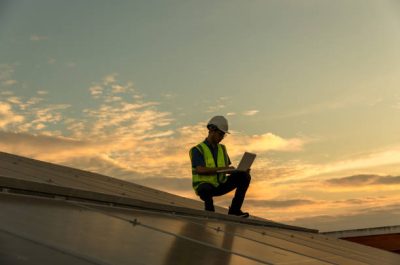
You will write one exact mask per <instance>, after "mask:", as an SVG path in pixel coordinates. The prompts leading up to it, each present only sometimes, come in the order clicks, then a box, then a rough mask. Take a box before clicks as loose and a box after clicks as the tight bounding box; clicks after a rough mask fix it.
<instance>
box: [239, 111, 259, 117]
mask: <svg viewBox="0 0 400 265" xmlns="http://www.w3.org/2000/svg"><path fill="white" fill-rule="evenodd" d="M258 112H259V111H258V110H247V111H245V112H243V115H245V116H254V115H256V114H257V113H258Z"/></svg>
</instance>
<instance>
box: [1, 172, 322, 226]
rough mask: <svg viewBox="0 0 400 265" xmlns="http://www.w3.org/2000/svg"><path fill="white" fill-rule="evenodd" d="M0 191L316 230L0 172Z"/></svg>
mask: <svg viewBox="0 0 400 265" xmlns="http://www.w3.org/2000/svg"><path fill="white" fill-rule="evenodd" d="M0 192H4V193H11V194H23V195H31V196H38V197H46V198H52V199H65V200H75V201H80V202H82V201H83V202H90V203H98V204H102V205H108V206H122V207H131V208H139V209H143V210H152V211H158V212H165V213H173V214H177V215H182V216H192V217H201V218H207V219H218V220H224V221H231V222H236V223H243V224H249V225H255V226H264V227H276V228H284V229H289V230H294V231H302V232H310V233H318V230H315V229H309V228H303V227H297V226H291V225H286V224H281V223H276V222H273V221H270V220H267V219H265V220H259V219H244V218H241V217H236V216H230V215H225V214H221V213H214V212H206V211H203V210H196V209H190V208H186V207H180V206H173V205H166V204H159V203H153V202H146V201H141V200H138V199H133V198H128V197H122V196H116V195H111V194H104V193H99V192H93V191H87V190H81V189H75V188H70V187H62V186H56V185H51V184H46V183H38V182H33V181H27V180H21V179H15V178H9V177H5V176H1V175H0Z"/></svg>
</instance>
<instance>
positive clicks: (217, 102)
mask: <svg viewBox="0 0 400 265" xmlns="http://www.w3.org/2000/svg"><path fill="white" fill-rule="evenodd" d="M398 47H400V1H398V0H397V1H395V0H391V1H390V0H382V1H374V0H346V1H344V0H338V1H326V0H292V1H288V0H280V1H278V0H274V1H273V0H247V1H245V0H229V1H228V0H220V1H209V0H204V1H191V0H186V1H177V0H162V1H161V0H147V1H138V0H135V1H128V0H126V1H123V0H121V1H106V0H96V1H90V0H87V1H60V0H36V1H28V0H19V1H11V0H0V151H3V152H8V153H13V154H18V155H23V156H27V157H31V158H35V159H40V160H45V161H49V162H54V163H59V164H63V165H67V166H72V167H77V168H80V169H84V170H90V171H94V172H98V173H101V174H105V175H109V176H112V177H116V178H120V179H124V180H128V181H132V182H135V183H138V184H141V185H145V186H149V187H152V188H156V189H161V190H164V191H167V192H170V193H174V194H177V195H180V196H184V197H188V198H193V199H197V200H198V199H199V198H197V197H196V195H195V194H194V192H193V190H192V188H191V165H190V158H189V155H188V152H189V149H190V148H191V147H192V146H194V145H196V144H198V143H200V142H201V141H202V140H204V138H205V137H206V136H207V129H206V124H207V122H208V120H209V119H210V118H211V117H212V116H214V115H224V116H225V117H227V119H228V120H229V126H230V131H231V132H232V133H231V134H230V135H229V136H227V137H226V138H225V139H224V141H223V143H224V144H225V145H226V146H227V149H228V153H229V155H230V157H231V160H232V161H233V164H237V163H238V161H239V160H240V157H241V155H242V153H243V152H244V151H249V152H255V153H257V158H256V161H255V163H254V164H253V167H252V171H251V173H252V183H251V186H250V188H249V190H248V193H247V196H246V201H245V203H244V206H243V210H246V211H249V212H250V214H252V215H257V216H260V217H264V218H267V219H271V220H274V221H278V222H283V223H287V224H293V225H299V226H304V227H309V228H314V229H319V230H321V231H334V230H343V229H356V228H366V227H378V226H387V225H400V201H399V199H400V169H399V166H400V141H399V135H400V74H399V73H400V50H399V49H398ZM232 196H233V194H232V193H230V194H228V195H225V196H222V197H219V198H217V199H216V204H218V205H221V206H228V205H229V203H230V200H231V198H232Z"/></svg>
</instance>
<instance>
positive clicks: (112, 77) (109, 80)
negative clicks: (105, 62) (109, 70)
mask: <svg viewBox="0 0 400 265" xmlns="http://www.w3.org/2000/svg"><path fill="white" fill-rule="evenodd" d="M117 76H118V75H117V74H109V75H106V76H105V77H104V78H103V85H105V86H108V85H112V84H115V82H116V77H117Z"/></svg>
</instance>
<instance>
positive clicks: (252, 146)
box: [226, 133, 305, 155]
mask: <svg viewBox="0 0 400 265" xmlns="http://www.w3.org/2000/svg"><path fill="white" fill-rule="evenodd" d="M304 144H305V140H303V139H300V138H289V139H284V138H282V137H280V136H278V135H275V134H273V133H265V134H261V135H251V136H249V135H243V134H236V135H232V137H231V135H230V136H229V137H227V139H226V145H227V146H228V149H229V151H230V153H232V154H233V155H240V154H242V153H243V152H244V151H249V152H255V153H264V152H267V151H283V152H294V151H300V150H302V148H303V146H304Z"/></svg>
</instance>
